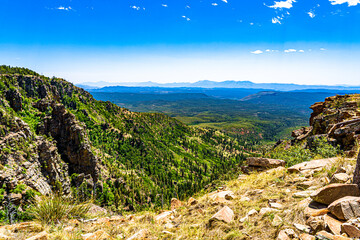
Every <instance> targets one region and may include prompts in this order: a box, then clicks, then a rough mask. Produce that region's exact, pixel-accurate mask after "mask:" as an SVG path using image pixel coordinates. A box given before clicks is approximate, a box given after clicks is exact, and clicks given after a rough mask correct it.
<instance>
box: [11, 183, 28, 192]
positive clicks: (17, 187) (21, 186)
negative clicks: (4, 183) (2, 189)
mask: <svg viewBox="0 0 360 240" xmlns="http://www.w3.org/2000/svg"><path fill="white" fill-rule="evenodd" d="M25 189H26V185H25V184H19V185H17V186H16V187H15V189H14V190H12V192H13V193H22V192H23V191H25Z"/></svg>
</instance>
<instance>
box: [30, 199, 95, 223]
mask: <svg viewBox="0 0 360 240" xmlns="http://www.w3.org/2000/svg"><path fill="white" fill-rule="evenodd" d="M89 209H90V202H85V203H76V202H72V201H71V200H70V199H68V198H65V197H63V196H59V195H50V196H40V197H37V198H36V200H35V201H34V203H33V204H32V205H31V214H32V216H33V217H34V218H35V219H37V220H39V221H40V222H42V223H43V224H55V223H59V222H61V221H63V220H64V219H66V218H73V217H84V216H85V215H86V213H87V212H88V211H89Z"/></svg>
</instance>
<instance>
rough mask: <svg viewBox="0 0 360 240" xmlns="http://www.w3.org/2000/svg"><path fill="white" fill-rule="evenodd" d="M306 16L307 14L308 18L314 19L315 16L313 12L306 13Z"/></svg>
mask: <svg viewBox="0 0 360 240" xmlns="http://www.w3.org/2000/svg"><path fill="white" fill-rule="evenodd" d="M307 14H308V15H309V17H311V18H314V17H315V16H316V15H315V13H314V12H313V11H310V12H308V13H307Z"/></svg>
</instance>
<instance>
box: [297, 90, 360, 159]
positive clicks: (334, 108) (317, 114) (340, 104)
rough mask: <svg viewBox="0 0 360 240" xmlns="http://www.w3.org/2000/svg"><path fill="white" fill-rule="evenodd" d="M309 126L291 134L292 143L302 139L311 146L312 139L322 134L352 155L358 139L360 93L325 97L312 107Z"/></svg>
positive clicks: (359, 129)
mask: <svg viewBox="0 0 360 240" xmlns="http://www.w3.org/2000/svg"><path fill="white" fill-rule="evenodd" d="M311 109H312V110H313V113H312V114H311V117H310V126H309V127H306V128H305V127H304V128H302V129H299V130H296V131H294V132H293V133H292V136H293V137H294V140H293V143H297V142H302V141H305V142H306V145H307V147H309V148H311V147H312V143H313V142H314V140H315V139H317V138H320V137H325V138H326V139H327V140H328V142H329V143H331V144H333V145H334V146H335V145H339V146H340V147H341V149H343V150H344V151H345V152H346V153H347V154H348V155H350V156H354V155H355V154H356V151H357V142H358V141H359V140H360V95H344V96H339V95H338V96H334V97H328V98H326V99H325V101H324V102H318V103H315V104H313V105H312V106H311Z"/></svg>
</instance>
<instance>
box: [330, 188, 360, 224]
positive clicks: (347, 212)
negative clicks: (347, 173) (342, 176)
mask: <svg viewBox="0 0 360 240" xmlns="http://www.w3.org/2000/svg"><path fill="white" fill-rule="evenodd" d="M355 186H356V185H355ZM328 209H329V211H330V212H331V213H332V214H333V215H335V216H336V217H337V218H338V219H341V220H349V219H351V218H357V217H360V197H343V198H340V199H338V200H336V201H335V202H333V203H331V204H330V205H329V207H328Z"/></svg>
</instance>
